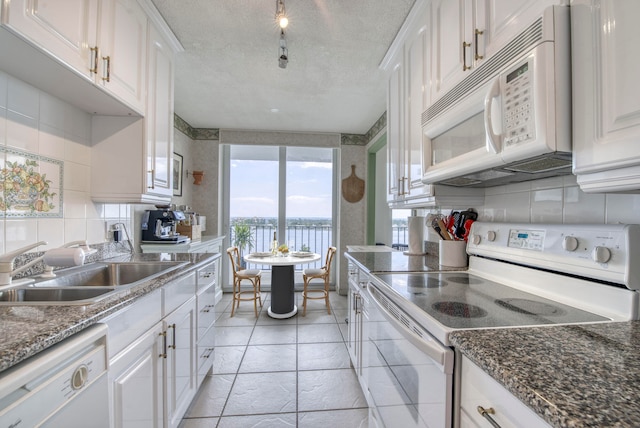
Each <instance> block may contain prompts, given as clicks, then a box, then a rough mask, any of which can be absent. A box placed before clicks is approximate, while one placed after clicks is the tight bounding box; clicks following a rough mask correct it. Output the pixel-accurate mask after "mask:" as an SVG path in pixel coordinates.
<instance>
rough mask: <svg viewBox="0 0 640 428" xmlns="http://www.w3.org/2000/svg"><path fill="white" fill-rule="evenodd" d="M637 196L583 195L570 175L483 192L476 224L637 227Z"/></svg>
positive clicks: (638, 203)
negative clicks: (635, 224) (634, 225)
mask: <svg viewBox="0 0 640 428" xmlns="http://www.w3.org/2000/svg"><path fill="white" fill-rule="evenodd" d="M639 209H640V194H613V193H611V194H604V193H584V192H583V191H582V190H580V188H579V186H578V184H577V183H576V178H575V176H573V175H567V176H564V177H554V178H547V179H542V180H537V181H528V182H523V183H517V184H510V185H506V186H497V187H490V188H487V189H485V198H484V206H483V207H481V208H479V210H478V212H479V214H480V215H479V218H478V219H479V220H481V221H492V222H503V221H504V222H523V223H562V224H570V223H578V224H585V223H594V224H614V223H640V216H639V215H638V212H639Z"/></svg>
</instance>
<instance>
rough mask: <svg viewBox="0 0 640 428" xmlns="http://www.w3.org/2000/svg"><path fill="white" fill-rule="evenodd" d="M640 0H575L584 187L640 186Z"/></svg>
mask: <svg viewBox="0 0 640 428" xmlns="http://www.w3.org/2000/svg"><path fill="white" fill-rule="evenodd" d="M638 17H640V2H638V1H637V0H574V1H572V3H571V36H572V37H571V38H572V63H573V76H572V77H573V150H574V152H573V170H574V173H575V174H576V175H577V180H578V184H579V185H580V188H581V189H582V190H583V191H585V192H616V191H635V192H637V191H640V85H638V75H639V72H640V57H639V56H638V49H637V46H638V44H640V32H639V31H638Z"/></svg>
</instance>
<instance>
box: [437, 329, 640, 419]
mask: <svg viewBox="0 0 640 428" xmlns="http://www.w3.org/2000/svg"><path fill="white" fill-rule="evenodd" d="M450 339H451V342H452V343H453V345H454V346H455V347H456V348H457V349H458V350H460V351H461V352H462V353H463V354H464V355H466V356H467V357H469V359H471V360H472V361H473V362H474V363H475V364H477V365H478V366H479V367H481V368H482V369H483V370H484V371H485V372H487V373H488V374H489V375H491V376H492V377H493V378H494V379H496V380H497V381H498V382H500V383H501V384H502V385H504V386H505V387H506V389H507V390H509V391H510V392H511V393H512V394H513V395H514V396H516V397H517V398H518V399H520V400H521V401H522V402H524V403H525V404H527V405H528V406H529V407H530V408H532V409H533V410H534V411H535V412H537V413H538V414H539V415H540V416H541V417H542V418H543V419H544V420H546V421H547V422H548V423H549V424H551V425H552V426H554V427H614V426H615V427H637V426H640V357H639V356H640V321H630V322H615V323H603V324H586V325H571V326H550V327H533V328H513V329H511V328H509V329H493V330H467V331H460V332H454V333H452V334H451V336H450Z"/></svg>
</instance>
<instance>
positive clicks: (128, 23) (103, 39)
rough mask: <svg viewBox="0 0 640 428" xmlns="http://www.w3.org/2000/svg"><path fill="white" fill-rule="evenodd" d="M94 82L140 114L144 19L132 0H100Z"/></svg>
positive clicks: (143, 80) (143, 72)
mask: <svg viewBox="0 0 640 428" xmlns="http://www.w3.org/2000/svg"><path fill="white" fill-rule="evenodd" d="M101 4H102V7H101V9H100V17H99V22H100V36H99V40H98V43H99V46H100V60H99V73H98V77H97V79H98V83H99V84H102V85H103V87H104V88H105V89H106V90H108V91H109V92H110V93H112V94H113V95H115V96H116V97H117V98H119V99H120V100H122V101H124V102H126V103H127V104H129V105H130V106H131V107H133V108H135V109H136V110H138V111H139V112H141V113H144V108H145V95H146V83H145V82H146V71H147V70H146V63H147V25H148V23H147V16H146V15H145V13H144V10H142V8H141V7H140V6H139V5H138V3H137V2H136V1H135V0H102V3H101Z"/></svg>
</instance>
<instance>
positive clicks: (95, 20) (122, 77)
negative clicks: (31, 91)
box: [3, 0, 147, 114]
mask: <svg viewBox="0 0 640 428" xmlns="http://www.w3.org/2000/svg"><path fill="white" fill-rule="evenodd" d="M3 25H4V26H5V27H6V28H9V29H10V30H11V31H12V32H14V33H16V34H18V35H19V36H20V37H22V38H24V39H26V40H27V41H29V42H30V43H32V44H33V45H35V46H37V47H38V48H39V49H41V50H43V51H44V52H46V54H48V55H50V56H51V57H53V58H54V59H55V60H57V61H59V62H61V63H62V64H64V65H65V66H66V67H67V68H68V69H69V70H71V71H73V72H74V73H76V74H77V75H79V76H82V77H84V78H86V79H88V80H90V81H92V82H93V83H94V84H95V85H98V86H99V87H101V88H102V89H103V90H105V91H106V92H107V93H109V94H111V95H112V96H114V97H116V98H117V99H118V100H119V101H121V102H123V103H125V104H126V105H127V106H129V107H131V108H132V109H133V110H134V111H136V112H138V113H139V114H144V108H145V76H146V75H145V64H146V41H147V18H146V16H145V13H144V11H143V10H142V9H141V7H140V6H139V5H138V3H137V2H136V0H102V1H97V0H65V1H62V2H61V1H54V0H37V1H36V0H11V1H7V0H5V2H4V11H3ZM25 66H26V67H28V66H29V65H28V64H25ZM34 66H35V65H34ZM17 75H18V76H21V74H17Z"/></svg>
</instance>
